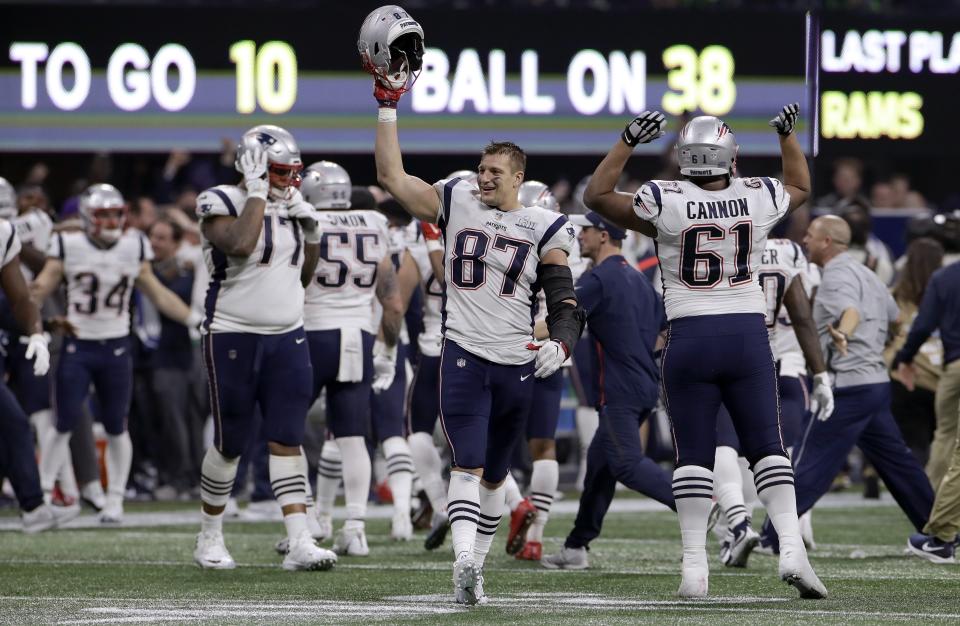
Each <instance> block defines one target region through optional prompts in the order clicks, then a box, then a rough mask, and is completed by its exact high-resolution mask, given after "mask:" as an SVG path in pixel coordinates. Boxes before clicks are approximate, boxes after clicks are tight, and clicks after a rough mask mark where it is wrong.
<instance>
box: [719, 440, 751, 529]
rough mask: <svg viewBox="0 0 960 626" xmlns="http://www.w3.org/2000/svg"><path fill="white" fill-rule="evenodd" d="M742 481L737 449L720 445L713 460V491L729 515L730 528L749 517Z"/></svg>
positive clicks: (728, 523) (725, 513)
mask: <svg viewBox="0 0 960 626" xmlns="http://www.w3.org/2000/svg"><path fill="white" fill-rule="evenodd" d="M741 481H742V477H741V475H740V464H739V463H737V451H736V450H734V449H733V448H730V447H728V446H718V447H717V451H716V456H715V457H714V461H713V492H714V494H715V495H716V497H717V504H719V505H720V510H721V511H723V513H724V515H726V516H727V525H728V526H729V527H730V528H733V527H735V526H737V525H738V524H740V523H741V522H743V520H745V519H746V518H747V508H746V507H745V506H744V504H743V485H742V484H741Z"/></svg>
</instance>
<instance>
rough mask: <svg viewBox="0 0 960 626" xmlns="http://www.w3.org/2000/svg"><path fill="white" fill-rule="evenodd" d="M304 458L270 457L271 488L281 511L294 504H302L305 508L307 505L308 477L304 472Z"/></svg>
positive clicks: (272, 455) (297, 456) (299, 456)
mask: <svg viewBox="0 0 960 626" xmlns="http://www.w3.org/2000/svg"><path fill="white" fill-rule="evenodd" d="M302 458H303V457H302V456H301V455H299V454H298V455H296V456H279V455H276V454H271V455H270V458H269V468H270V486H271V487H272V488H273V497H274V498H276V499H277V504H279V505H280V508H281V509H282V508H283V507H285V506H291V505H294V504H302V505H303V506H304V507H306V505H307V476H306V473H305V472H304V471H303V462H302V461H301V459H302Z"/></svg>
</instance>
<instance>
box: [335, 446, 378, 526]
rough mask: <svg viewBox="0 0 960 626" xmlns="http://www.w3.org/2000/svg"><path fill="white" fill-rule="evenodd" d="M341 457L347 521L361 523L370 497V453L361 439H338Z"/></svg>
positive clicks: (365, 514) (365, 515)
mask: <svg viewBox="0 0 960 626" xmlns="http://www.w3.org/2000/svg"><path fill="white" fill-rule="evenodd" d="M337 445H338V446H340V454H341V455H342V456H343V498H344V500H346V503H347V520H348V521H350V520H355V521H363V520H364V519H365V518H366V517H367V497H368V496H369V495H370V453H369V452H367V442H366V441H365V440H364V438H363V437H338V438H337Z"/></svg>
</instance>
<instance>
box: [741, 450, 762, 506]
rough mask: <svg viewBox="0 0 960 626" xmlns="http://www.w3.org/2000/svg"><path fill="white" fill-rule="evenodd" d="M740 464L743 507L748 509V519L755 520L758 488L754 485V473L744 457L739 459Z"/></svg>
mask: <svg viewBox="0 0 960 626" xmlns="http://www.w3.org/2000/svg"><path fill="white" fill-rule="evenodd" d="M737 463H739V464H740V481H741V483H742V484H743V506H744V507H745V508H746V509H747V517H749V518H750V519H753V510H754V509H755V508H757V503H758V502H759V500H758V499H757V486H756V485H755V484H753V472H751V471H750V462H749V461H748V460H746V459H745V458H743V457H740V458H738V459H737Z"/></svg>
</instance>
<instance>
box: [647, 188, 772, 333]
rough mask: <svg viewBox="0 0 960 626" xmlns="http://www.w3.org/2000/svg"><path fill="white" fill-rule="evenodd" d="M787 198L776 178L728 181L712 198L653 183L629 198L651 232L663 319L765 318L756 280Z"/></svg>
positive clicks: (708, 193) (702, 191)
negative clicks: (735, 315)
mask: <svg viewBox="0 0 960 626" xmlns="http://www.w3.org/2000/svg"><path fill="white" fill-rule="evenodd" d="M789 207H790V195H789V194H788V193H787V192H786V190H785V189H784V188H783V184H782V183H781V182H780V181H779V180H777V179H775V178H731V179H730V185H729V186H728V187H727V188H726V189H721V190H719V191H707V190H705V189H702V188H700V187H699V186H697V185H696V184H694V183H692V182H690V181H688V180H679V181H664V180H652V181H648V182H646V183H644V184H643V185H642V186H641V187H640V189H639V190H638V191H637V193H636V195H635V196H634V198H633V209H634V211H635V212H636V214H637V216H638V217H639V218H640V219H642V220H644V221H647V222H650V223H651V224H653V225H654V226H655V227H656V228H657V238H656V241H657V256H658V257H659V259H660V270H661V273H662V279H663V298H664V305H665V307H666V311H667V319H670V320H672V319H676V318H679V317H690V316H696V315H722V314H725V313H760V314H764V313H765V312H766V308H767V307H766V302H765V299H764V296H763V292H762V291H761V289H760V282H759V281H758V279H757V271H758V270H759V268H760V260H761V256H762V255H763V249H764V243H765V242H766V239H767V234H768V233H769V232H770V231H771V230H772V229H773V227H774V226H775V225H776V223H777V222H779V221H780V219H781V218H782V217H783V216H784V215H786V213H787V210H788V209H789Z"/></svg>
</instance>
